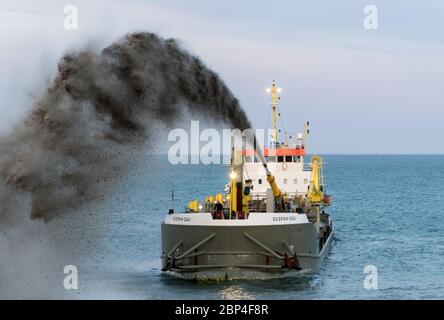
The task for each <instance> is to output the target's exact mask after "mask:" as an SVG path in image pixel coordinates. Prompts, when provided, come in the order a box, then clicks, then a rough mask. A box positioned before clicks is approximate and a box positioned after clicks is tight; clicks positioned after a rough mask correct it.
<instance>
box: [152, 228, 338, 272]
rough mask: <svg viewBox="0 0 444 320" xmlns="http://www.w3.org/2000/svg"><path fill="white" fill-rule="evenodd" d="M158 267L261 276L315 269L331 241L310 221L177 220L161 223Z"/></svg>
mask: <svg viewBox="0 0 444 320" xmlns="http://www.w3.org/2000/svg"><path fill="white" fill-rule="evenodd" d="M161 232H162V252H163V254H162V264H163V271H168V272H169V273H171V274H173V275H177V276H181V277H185V278H191V279H200V280H205V279H213V280H218V279H264V278H270V277H282V276H286V275H289V276H290V275H296V274H305V273H313V272H316V271H317V270H318V269H319V267H320V265H321V263H322V261H323V260H324V258H325V256H326V255H327V253H328V251H329V249H330V247H331V245H332V242H333V228H332V227H331V225H330V226H329V232H328V234H325V235H324V236H323V237H321V238H320V239H318V233H317V230H316V227H315V225H314V224H313V223H311V222H307V223H298V224H282V225H272V224H271V225H250V226H249V225H218V226H208V225H183V224H182V225H180V224H179V225H178V224H168V223H162V226H161Z"/></svg>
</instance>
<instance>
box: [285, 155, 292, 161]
mask: <svg viewBox="0 0 444 320" xmlns="http://www.w3.org/2000/svg"><path fill="white" fill-rule="evenodd" d="M285 162H293V157H292V156H285Z"/></svg>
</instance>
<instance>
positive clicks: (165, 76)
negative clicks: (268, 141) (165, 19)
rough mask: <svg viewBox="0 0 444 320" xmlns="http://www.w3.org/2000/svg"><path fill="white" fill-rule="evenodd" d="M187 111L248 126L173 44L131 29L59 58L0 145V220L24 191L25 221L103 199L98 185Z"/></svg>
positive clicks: (224, 92) (209, 77) (220, 87)
mask: <svg viewBox="0 0 444 320" xmlns="http://www.w3.org/2000/svg"><path fill="white" fill-rule="evenodd" d="M184 109H185V110H184ZM184 112H189V113H191V114H199V115H202V116H203V117H205V116H211V117H212V118H213V119H215V120H216V121H221V122H225V123H228V124H229V125H230V126H233V127H235V128H240V129H245V128H248V127H250V125H249V121H248V119H247V118H246V115H245V113H244V112H243V111H242V109H241V108H240V106H239V103H238V101H237V100H236V98H235V97H234V96H233V95H232V94H231V92H230V91H229V89H228V88H227V87H226V85H225V84H224V83H223V82H222V81H221V80H220V79H219V77H218V76H217V75H216V74H215V73H214V72H213V71H211V70H209V69H208V68H207V67H205V65H204V64H203V63H202V62H201V61H200V60H199V59H198V58H196V57H194V56H192V55H190V54H189V53H187V52H186V51H184V50H182V49H181V48H179V47H178V45H177V43H176V42H175V41H174V40H164V39H161V38H159V37H158V36H156V35H154V34H151V33H135V34H130V35H127V36H126V37H125V38H123V39H122V40H121V41H119V42H117V43H115V44H113V45H111V46H109V47H107V48H105V49H104V50H103V51H102V52H101V53H100V54H96V53H93V52H91V51H83V52H79V53H74V54H70V55H67V56H65V57H64V58H63V59H62V60H61V62H60V64H59V73H58V75H57V77H56V79H55V80H54V82H53V84H52V85H51V87H50V88H49V89H48V90H47V92H46V94H45V96H44V97H43V98H42V99H41V100H40V101H39V102H38V103H37V104H36V105H35V107H34V108H33V110H32V114H31V115H30V117H29V118H28V119H27V120H26V121H25V122H24V123H23V124H22V125H20V126H19V127H17V128H16V129H15V130H14V132H13V133H12V134H11V135H9V136H7V137H4V138H2V139H1V140H0V178H1V180H0V223H1V222H2V219H8V216H10V215H11V213H13V211H14V206H15V205H16V203H15V202H16V201H17V200H16V197H15V196H16V195H17V194H30V195H31V217H32V218H44V219H50V218H51V217H52V216H54V215H56V214H57V213H59V212H61V211H63V210H64V209H68V208H75V207H76V206H78V205H79V204H82V203H84V202H85V201H88V200H91V199H94V198H96V197H98V196H100V188H98V187H97V186H98V184H99V183H103V182H106V181H107V179H111V178H113V177H115V176H117V175H119V174H120V173H121V171H122V170H124V168H125V165H124V164H125V163H127V162H128V161H130V158H131V156H130V154H131V152H134V150H137V148H138V147H139V146H140V145H141V144H142V143H145V142H146V141H150V140H151V139H153V138H155V137H153V135H154V134H155V132H154V130H153V129H152V128H153V126H154V125H158V124H159V123H160V124H162V125H164V126H166V127H168V126H171V125H172V124H174V121H176V120H177V119H178V118H180V117H181V116H182V115H183V114H184Z"/></svg>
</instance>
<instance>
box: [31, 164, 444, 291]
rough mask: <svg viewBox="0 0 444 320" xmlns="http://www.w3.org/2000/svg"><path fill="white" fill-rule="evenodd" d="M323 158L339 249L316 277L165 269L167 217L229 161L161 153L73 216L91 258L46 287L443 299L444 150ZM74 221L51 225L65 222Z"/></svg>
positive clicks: (215, 188) (222, 175)
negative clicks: (369, 271)
mask: <svg viewBox="0 0 444 320" xmlns="http://www.w3.org/2000/svg"><path fill="white" fill-rule="evenodd" d="M324 159H325V162H326V166H325V180H326V185H327V186H326V188H327V193H329V194H331V195H332V197H333V205H332V206H331V207H330V208H329V209H328V211H329V213H330V214H331V216H332V218H333V221H334V225H335V228H336V231H335V241H334V245H333V247H332V250H331V252H330V254H329V255H328V257H327V259H326V260H325V261H324V263H323V265H322V268H321V270H320V271H319V272H318V273H316V274H314V275H310V276H302V277H293V278H282V279H271V280H255V281H225V282H217V283H201V282H193V281H189V280H181V279H176V278H173V277H171V276H169V275H166V274H163V273H162V272H161V270H160V258H159V256H160V254H161V252H160V224H161V222H162V220H163V218H164V215H165V214H166V212H167V210H168V209H169V208H170V207H171V206H173V205H174V208H175V209H176V211H178V210H180V209H181V208H183V207H184V206H185V204H186V203H187V201H188V200H189V199H194V198H203V197H204V196H205V195H209V194H214V193H217V192H220V191H222V190H223V187H224V185H225V183H226V182H227V179H228V167H227V166H224V165H211V166H205V165H171V164H169V163H168V161H167V158H166V157H162V156H157V157H155V158H148V159H144V160H143V161H140V162H139V163H138V164H137V166H135V167H134V169H133V170H132V171H131V172H130V174H129V175H128V176H126V177H125V178H124V179H123V180H121V181H120V182H119V183H118V184H117V185H116V186H115V187H114V189H113V192H112V193H110V194H109V195H108V196H107V199H105V200H104V201H103V203H101V204H100V205H99V206H98V209H97V212H95V213H94V215H93V216H90V217H88V218H82V219H81V220H76V221H77V222H76V223H71V225H70V227H69V228H78V229H79V232H74V233H73V232H72V230H70V232H69V234H70V237H71V238H72V239H71V240H72V241H76V240H75V239H76V237H78V240H79V243H81V242H82V239H83V238H87V239H88V241H86V245H83V246H84V248H83V250H82V255H83V258H82V259H77V260H76V262H75V264H78V265H77V267H78V269H79V288H78V290H75V291H69V292H68V291H66V290H65V291H64V290H59V289H57V290H56V289H51V288H52V287H50V289H46V290H49V291H51V293H52V294H55V295H56V296H57V297H59V298H68V299H70V298H75V299H77V298H82V299H89V298H123V299H439V298H441V299H442V298H444V272H443V268H444V208H443V200H444V188H443V184H444V156H443V155H417V156H414V155H412V156H410V155H408V156H407V155H402V156H398V155H362V156H361V155H359V156H357V155H326V156H324ZM172 189H174V192H175V197H176V200H175V201H174V203H173V202H172V201H171V191H172ZM70 219H71V220H72V221H74V220H73V219H74V218H73V217H69V218H66V217H65V218H63V217H62V218H60V219H58V220H57V221H55V222H50V223H52V224H54V225H64V226H65V227H66V225H69V223H70V221H69V220H70ZM88 221H94V223H90V222H88ZM88 228H89V229H90V230H88ZM72 234H75V236H73V235H72ZM92 235H94V236H92ZM83 240H84V239H83ZM83 242H85V241H83ZM67 260H69V259H66V258H64V260H63V263H68V262H69V261H67ZM368 265H373V266H375V267H376V268H377V275H378V279H377V280H378V281H377V284H378V288H377V289H366V288H365V286H364V279H365V277H366V274H365V273H364V268H365V267H366V266H368ZM60 277H61V276H59V278H60ZM51 283H56V282H51ZM42 290H43V289H42ZM36 292H38V293H39V294H37V296H38V297H45V294H44V292H42V291H38V290H37V291H36ZM34 293H35V292H34ZM25 296H26V294H25ZM47 296H48V297H53V296H52V295H51V294H50V293H48V295H47Z"/></svg>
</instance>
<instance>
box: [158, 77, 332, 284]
mask: <svg viewBox="0 0 444 320" xmlns="http://www.w3.org/2000/svg"><path fill="white" fill-rule="evenodd" d="M267 91H268V92H269V93H270V94H271V107H272V112H273V129H274V130H273V131H272V132H273V134H272V136H271V137H270V140H271V141H270V142H269V143H268V148H264V150H263V152H262V150H261V149H260V148H259V147H258V146H257V145H255V147H254V148H250V149H249V148H248V146H246V144H243V145H242V148H241V149H240V150H236V149H235V148H234V146H232V155H231V165H230V174H229V176H230V181H229V183H228V184H227V186H226V189H225V192H224V193H219V194H216V195H213V196H209V197H207V198H206V199H205V200H204V201H203V202H202V203H201V202H200V201H199V200H193V201H190V202H189V203H188V206H187V207H186V209H185V211H184V212H180V213H175V212H174V211H173V210H170V212H169V213H168V214H167V215H166V217H165V221H164V222H163V223H162V225H161V233H162V256H161V257H162V270H163V271H166V272H170V273H172V274H174V275H179V276H183V277H185V278H192V279H258V278H259V279H264V278H269V277H280V276H285V275H295V274H300V273H312V272H316V271H317V270H318V269H319V267H320V265H321V262H322V261H323V259H324V258H325V257H326V255H327V253H328V251H329V248H330V247H331V245H332V242H333V230H334V229H333V224H332V220H331V218H330V216H329V214H328V213H326V212H325V209H326V208H327V207H328V206H329V205H330V203H331V198H330V196H328V195H326V194H325V188H324V178H323V160H322V159H321V158H320V157H318V156H316V155H314V156H313V157H312V158H311V162H309V163H304V159H305V156H306V140H307V136H308V134H309V123H308V122H306V123H305V124H304V127H303V131H302V132H300V133H297V134H296V137H289V138H288V139H287V137H286V134H280V130H279V129H278V128H277V125H276V122H277V117H278V116H280V113H279V112H278V102H279V100H280V97H279V93H280V88H278V87H277V86H276V84H275V82H274V81H273V84H272V87H271V88H269V89H267ZM280 136H283V141H280V139H279V137H280Z"/></svg>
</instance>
